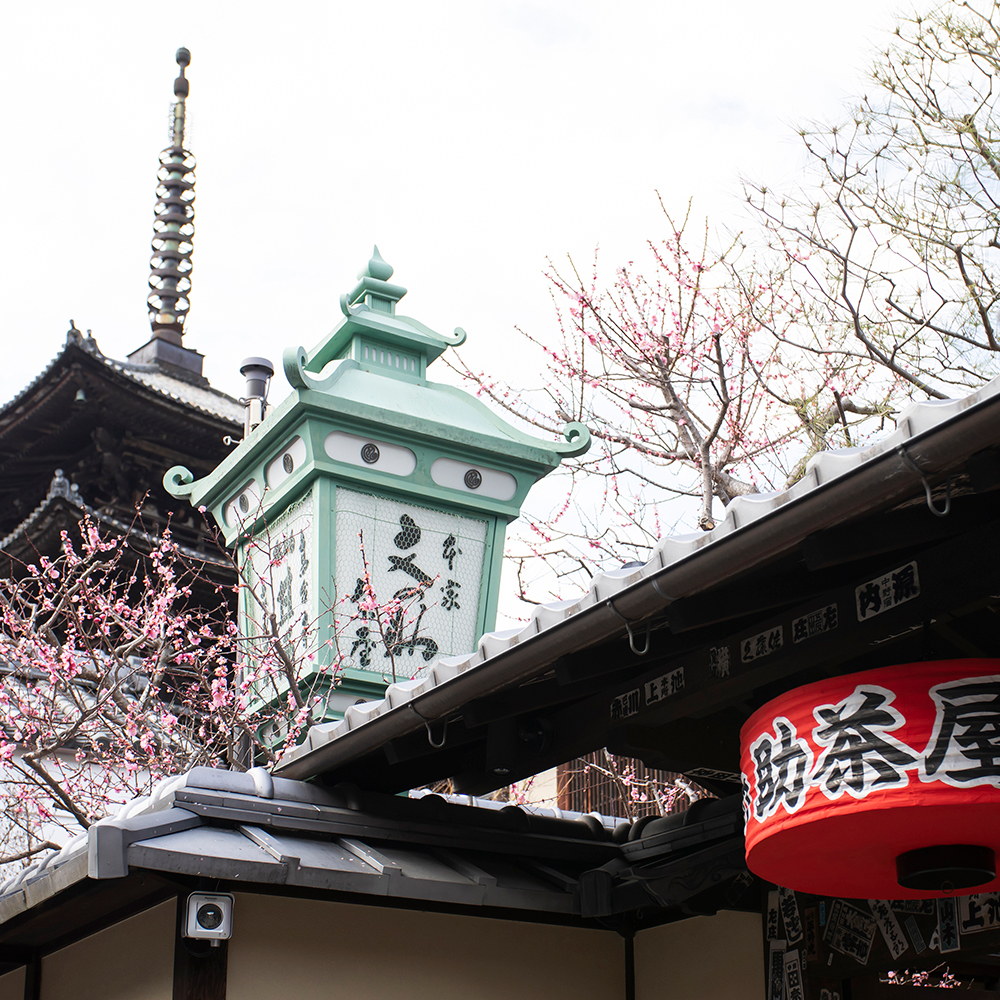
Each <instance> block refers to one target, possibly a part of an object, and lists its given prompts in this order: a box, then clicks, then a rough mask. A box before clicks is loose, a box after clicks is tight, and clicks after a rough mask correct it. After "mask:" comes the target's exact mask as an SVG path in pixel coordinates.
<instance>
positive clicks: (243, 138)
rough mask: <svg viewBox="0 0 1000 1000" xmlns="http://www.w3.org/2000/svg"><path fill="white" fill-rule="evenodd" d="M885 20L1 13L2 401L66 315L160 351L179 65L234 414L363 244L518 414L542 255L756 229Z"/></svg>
mask: <svg viewBox="0 0 1000 1000" xmlns="http://www.w3.org/2000/svg"><path fill="white" fill-rule="evenodd" d="M895 7H896V4H895V3H889V2H884V0H843V2H841V3H839V4H838V5H836V8H835V9H834V8H832V7H830V5H827V4H822V5H821V4H818V3H808V2H807V3H803V2H802V0H760V2H758V3H756V4H752V3H746V2H735V0H714V2H712V3H704V4H691V3H678V2H671V0H661V2H659V3H654V2H649V0H646V2H634V3H626V2H621V3H617V4H614V5H612V4H611V3H608V2H604V3H601V2H593V0H574V2H567V0H540V2H534V3H532V2H524V3H519V2H502V0H481V2H470V0H466V2H464V3H461V2H431V3H418V2H413V0H410V2H396V0H386V2H382V3H357V2H356V3H345V2H326V3H318V2H313V3H305V2H296V0H290V2H285V3H274V2H268V3H261V2H250V0H247V2H242V3H239V4H236V3H229V4H227V3H222V2H218V0H201V2H199V3H189V4H176V3H159V4H158V3H142V4H139V3H135V2H134V0H130V2H123V3H114V2H108V0H104V2H101V0H98V2H91V3H79V2H78V0H74V2H66V0H55V2H49V3H45V4H27V3H21V4H13V3H11V4H7V5H5V12H4V14H3V15H2V20H0V24H2V26H3V35H4V37H5V38H6V42H7V44H6V45H5V46H4V57H3V60H2V73H3V74H4V76H5V77H6V79H5V80H4V92H5V94H6V101H5V109H4V127H5V131H6V140H7V141H6V142H5V143H4V147H5V152H4V155H3V157H2V158H0V171H2V180H3V186H2V192H3V198H4V201H5V207H4V212H3V228H4V234H3V236H4V239H3V250H2V255H3V256H2V260H0V281H2V282H3V293H4V294H3V300H4V304H5V306H6V308H5V309H4V310H3V313H2V320H0V322H2V334H3V346H4V351H5V359H4V364H3V365H2V366H0V398H2V399H3V400H6V399H9V398H10V397H11V396H12V395H14V394H15V393H16V392H17V391H19V390H20V389H21V388H22V387H23V386H24V385H25V384H26V383H27V382H29V381H30V380H31V378H33V377H34V376H35V375H36V374H37V373H38V371H40V370H41V368H42V367H43V366H44V365H45V364H46V363H47V362H48V360H49V359H50V358H51V357H53V356H54V355H55V354H56V353H57V351H58V350H59V348H60V345H61V344H62V342H63V338H64V334H65V330H66V328H67V321H68V319H69V318H70V317H72V318H73V319H75V321H76V324H77V326H78V327H80V328H81V329H83V330H87V329H92V330H93V333H94V336H95V337H96V338H97V340H98V343H99V345H100V347H101V348H102V350H103V351H104V352H105V353H106V354H109V355H111V356H114V357H119V358H120V357H124V356H125V354H127V353H128V352H129V351H130V350H133V349H135V348H136V347H138V346H140V345H141V344H142V343H143V342H144V341H145V339H146V337H147V335H148V330H149V327H148V322H147V316H146V306H145V296H146V291H147V289H146V276H147V271H148V260H149V237H150V232H151V220H152V207H153V202H154V197H153V192H154V186H155V182H154V172H155V166H156V154H157V153H158V151H159V150H160V149H161V148H162V147H164V146H165V145H166V144H167V141H166V137H167V112H168V107H169V104H170V101H171V100H172V81H173V78H174V75H175V71H176V65H175V63H174V52H175V50H176V48H177V47H178V46H180V45H186V46H187V47H188V48H189V49H190V50H191V52H192V64H191V66H190V68H189V71H188V76H189V79H190V81H191V98H190V101H189V108H190V118H191V128H190V131H189V140H190V141H189V143H188V145H189V147H190V148H191V149H192V150H193V151H194V153H195V154H196V156H197V157H198V161H199V166H198V175H197V176H198V183H197V193H198V198H197V202H196V220H195V221H196V227H197V232H196V236H195V255H194V273H193V283H194V288H193V295H192V310H191V315H190V318H189V320H188V326H187V330H188V332H187V336H186V338H185V342H186V343H187V344H188V346H190V347H194V348H197V349H198V350H201V351H202V352H203V353H205V354H206V356H207V359H206V374H208V376H209V378H210V379H211V380H212V381H213V383H214V384H216V385H217V386H218V387H220V388H223V389H225V390H227V391H229V392H231V393H233V394H235V395H238V394H239V393H240V390H241V388H242V379H241V378H240V376H239V374H238V371H237V369H238V367H239V362H240V360H241V359H242V358H243V357H245V356H246V355H249V354H260V355H264V356H266V357H270V358H271V359H272V360H273V361H275V362H278V361H279V360H280V356H281V352H282V349H283V348H284V347H285V346H287V345H289V344H299V343H301V344H303V345H304V346H306V347H311V346H312V345H313V344H314V343H315V342H316V341H317V340H318V339H319V338H320V337H322V336H323V335H324V334H325V333H326V332H327V331H328V330H329V329H330V328H331V327H332V326H333V325H334V324H335V323H336V322H337V320H338V318H339V316H340V311H339V307H338V298H339V296H340V294H341V293H342V292H344V291H347V290H348V289H349V288H350V287H351V286H352V284H353V280H354V277H355V275H356V273H357V271H358V270H359V269H360V268H361V267H362V266H363V265H364V263H365V261H366V260H367V258H368V256H369V253H370V250H371V246H372V244H373V243H375V242H377V243H378V244H379V247H380V249H381V251H382V253H383V255H384V257H385V258H386V259H387V260H388V261H389V262H390V263H391V264H392V265H393V266H394V267H395V268H396V275H395V280H397V281H398V282H399V283H400V284H403V285H405V286H406V287H408V288H409V289H410V294H409V295H408V296H407V298H406V299H405V300H404V301H403V303H402V304H401V307H400V311H401V312H403V313H406V314H408V315H413V316H415V317H417V318H419V319H421V320H423V321H424V322H426V323H428V325H430V326H432V327H434V328H436V329H439V330H442V331H450V330H452V329H453V328H454V327H455V326H463V327H464V328H465V329H466V330H467V331H468V334H469V341H468V345H467V347H466V348H465V349H464V352H463V353H464V354H465V356H466V358H467V360H469V361H470V362H471V363H474V364H480V365H483V366H488V367H496V368H500V369H501V370H504V371H506V372H508V373H512V375H513V377H514V378H515V379H516V380H518V381H519V382H520V384H523V385H525V386H528V385H530V384H534V383H537V381H538V375H537V374H536V373H534V372H533V371H531V370H530V369H528V368H525V367H523V366H522V367H520V368H518V367H517V366H516V361H517V359H518V357H519V354H520V352H521V351H522V348H521V345H520V343H519V339H518V337H517V335H516V333H515V332H514V326H515V324H519V325H521V326H523V327H525V328H527V329H529V330H531V331H532V332H534V333H535V334H539V335H541V336H545V335H546V333H547V331H550V330H552V329H553V327H554V324H553V322H552V308H551V305H550V303H549V300H548V291H547V286H546V283H545V280H544V278H543V277H542V269H543V267H544V265H545V260H546V257H550V256H551V257H553V258H564V256H565V254H566V253H567V252H570V253H572V254H574V255H575V256H576V257H578V258H580V259H582V260H584V261H585V260H588V259H589V257H590V255H591V254H592V252H593V249H594V247H595V246H596V245H597V244H600V246H601V252H602V258H603V259H604V261H605V262H606V264H607V265H608V266H609V268H610V266H611V265H613V264H616V263H619V262H621V261H623V260H628V259H635V260H637V261H640V260H642V259H644V258H643V251H644V247H645V242H646V240H648V239H657V238H659V236H660V235H661V234H662V233H663V228H664V227H663V223H662V221H661V217H660V216H659V209H658V206H657V204H656V196H655V193H654V192H655V191H656V190H659V191H660V192H661V194H662V196H663V198H664V200H665V202H666V203H667V205H668V207H670V208H671V209H672V210H674V211H676V212H683V209H684V206H685V204H686V201H687V199H688V197H689V196H694V198H695V207H696V210H699V211H702V212H707V213H709V214H710V215H711V217H712V221H713V224H714V225H716V226H719V227H731V228H740V227H741V226H743V225H744V224H745V223H746V221H747V220H746V217H745V215H744V214H743V210H742V207H741V202H740V198H739V181H738V178H739V176H740V174H745V175H748V176H751V177H754V178H761V179H766V180H768V181H769V182H773V181H781V180H783V179H788V178H789V177H794V175H795V170H796V169H797V167H798V166H799V165H800V163H801V159H800V156H799V151H798V147H797V140H796V139H795V138H794V132H793V129H792V127H791V126H792V125H793V124H794V123H797V122H802V121H804V120H808V119H814V118H828V117H836V116H837V115H838V112H839V110H840V108H841V106H842V104H843V101H844V100H845V99H846V98H847V97H849V96H850V95H852V94H856V93H858V92H859V90H860V89H861V88H862V87H863V69H864V67H865V66H866V64H867V62H868V57H869V53H870V52H871V50H872V47H873V45H876V44H878V42H879V40H880V38H881V29H883V28H885V27H886V26H887V25H889V24H890V22H891V12H892V11H893V9H894V8H895ZM443 375H444V373H443V372H442V373H439V374H438V377H439V378H440V377H442V376H443ZM275 381H276V383H280V382H281V379H280V376H279V377H278V378H276V380H275ZM286 389H287V387H285V386H284V385H283V384H278V385H276V386H275V392H274V393H273V394H272V400H275V399H277V398H280V396H282V395H284V392H285V391H286Z"/></svg>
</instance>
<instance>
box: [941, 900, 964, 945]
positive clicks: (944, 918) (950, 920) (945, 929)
mask: <svg viewBox="0 0 1000 1000" xmlns="http://www.w3.org/2000/svg"><path fill="white" fill-rule="evenodd" d="M937 911H938V926H937V933H938V947H939V948H940V950H941V954H942V955H945V954H947V953H948V952H950V951H958V949H959V948H961V947H962V940H961V938H960V937H959V930H958V914H957V912H956V907H955V900H954V899H939V900H938V901H937Z"/></svg>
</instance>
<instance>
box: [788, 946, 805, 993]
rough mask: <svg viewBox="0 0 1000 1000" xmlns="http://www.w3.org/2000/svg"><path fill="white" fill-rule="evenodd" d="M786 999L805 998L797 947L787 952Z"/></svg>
mask: <svg viewBox="0 0 1000 1000" xmlns="http://www.w3.org/2000/svg"><path fill="white" fill-rule="evenodd" d="M785 1000H805V992H804V990H803V985H802V966H801V964H800V962H799V952H798V949H797V948H794V949H792V950H791V951H787V952H785Z"/></svg>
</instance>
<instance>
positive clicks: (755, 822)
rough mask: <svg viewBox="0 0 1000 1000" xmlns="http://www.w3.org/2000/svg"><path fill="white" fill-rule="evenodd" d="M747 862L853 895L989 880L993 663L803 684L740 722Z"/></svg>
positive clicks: (997, 776)
mask: <svg viewBox="0 0 1000 1000" xmlns="http://www.w3.org/2000/svg"><path fill="white" fill-rule="evenodd" d="M740 735H741V740H742V754H741V767H742V771H743V787H744V816H745V819H746V851H747V866H748V867H749V868H750V870H751V871H753V872H754V873H756V874H757V875H759V876H761V877H762V878H765V879H767V880H768V881H770V882H774V883H776V884H777V885H781V886H786V887H788V888H791V889H797V890H799V891H802V892H810V893H815V894H817V895H826V896H845V897H849V898H858V899H921V898H928V897H933V896H940V895H942V894H947V893H950V892H960V891H969V890H970V889H971V888H972V887H973V886H976V889H975V890H974V891H976V892H986V891H990V890H996V889H1000V879H998V878H997V877H996V863H995V856H996V855H997V854H1000V660H942V661H936V662H926V663H907V664H903V665H901V666H894V667H884V668H882V669H880V670H868V671H864V672H862V673H855V674H846V675H844V676H842V677H833V678H830V679H829V680H824V681H818V682H817V683H815V684H807V685H805V686H804V687H800V688H796V689H795V690H794V691H789V692H788V693H787V694H784V695H782V696H781V697H780V698H775V699H774V700H772V701H770V702H768V703H767V704H766V705H764V706H763V708H761V709H760V710H759V711H757V712H755V713H754V715H753V716H752V717H751V718H750V719H749V720H748V721H747V723H746V724H745V725H744V726H743V729H742V730H741V734H740Z"/></svg>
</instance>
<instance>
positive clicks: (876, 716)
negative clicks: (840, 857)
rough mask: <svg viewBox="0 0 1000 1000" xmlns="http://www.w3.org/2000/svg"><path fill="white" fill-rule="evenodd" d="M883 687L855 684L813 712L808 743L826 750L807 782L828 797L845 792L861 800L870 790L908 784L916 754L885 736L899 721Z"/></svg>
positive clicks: (891, 697)
mask: <svg viewBox="0 0 1000 1000" xmlns="http://www.w3.org/2000/svg"><path fill="white" fill-rule="evenodd" d="M893 698H895V694H894V693H893V692H892V691H889V690H888V689H886V688H882V687H878V686H876V685H871V686H859V687H857V688H855V690H854V692H853V693H852V694H850V695H849V696H848V697H847V698H845V699H844V700H843V701H841V702H838V703H837V704H836V705H820V706H818V707H817V708H815V709H814V710H813V715H814V716H815V718H816V721H817V722H818V723H819V725H818V726H817V727H816V728H815V729H814V730H813V739H815V741H816V742H817V743H819V744H821V745H823V746H825V747H826V749H825V750H824V751H823V753H822V754H820V757H819V760H818V761H817V763H816V769H815V771H814V772H813V774H812V783H813V784H816V785H818V786H819V787H820V789H821V791H822V792H823V794H824V795H826V796H827V797H828V798H831V799H835V798H837V797H838V796H840V795H842V794H843V793H844V792H845V791H848V792H850V793H851V795H853V796H855V797H856V798H862V797H864V796H865V795H867V794H868V793H869V792H870V791H872V790H873V789H878V788H898V787H901V786H903V785H906V784H907V783H908V782H909V778H908V777H907V774H906V771H907V770H908V769H909V768H911V767H913V766H914V765H915V764H917V762H918V758H917V755H916V754H915V753H914V752H913V750H911V748H910V747H908V746H906V744H905V743H901V742H900V741H899V740H897V739H896V738H895V737H894V736H892V735H891V734H890V730H893V729H897V728H899V726H901V725H902V724H903V722H904V721H905V720H904V719H903V716H902V715H900V713H899V712H897V711H896V709H894V708H892V706H891V702H892V700H893Z"/></svg>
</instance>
